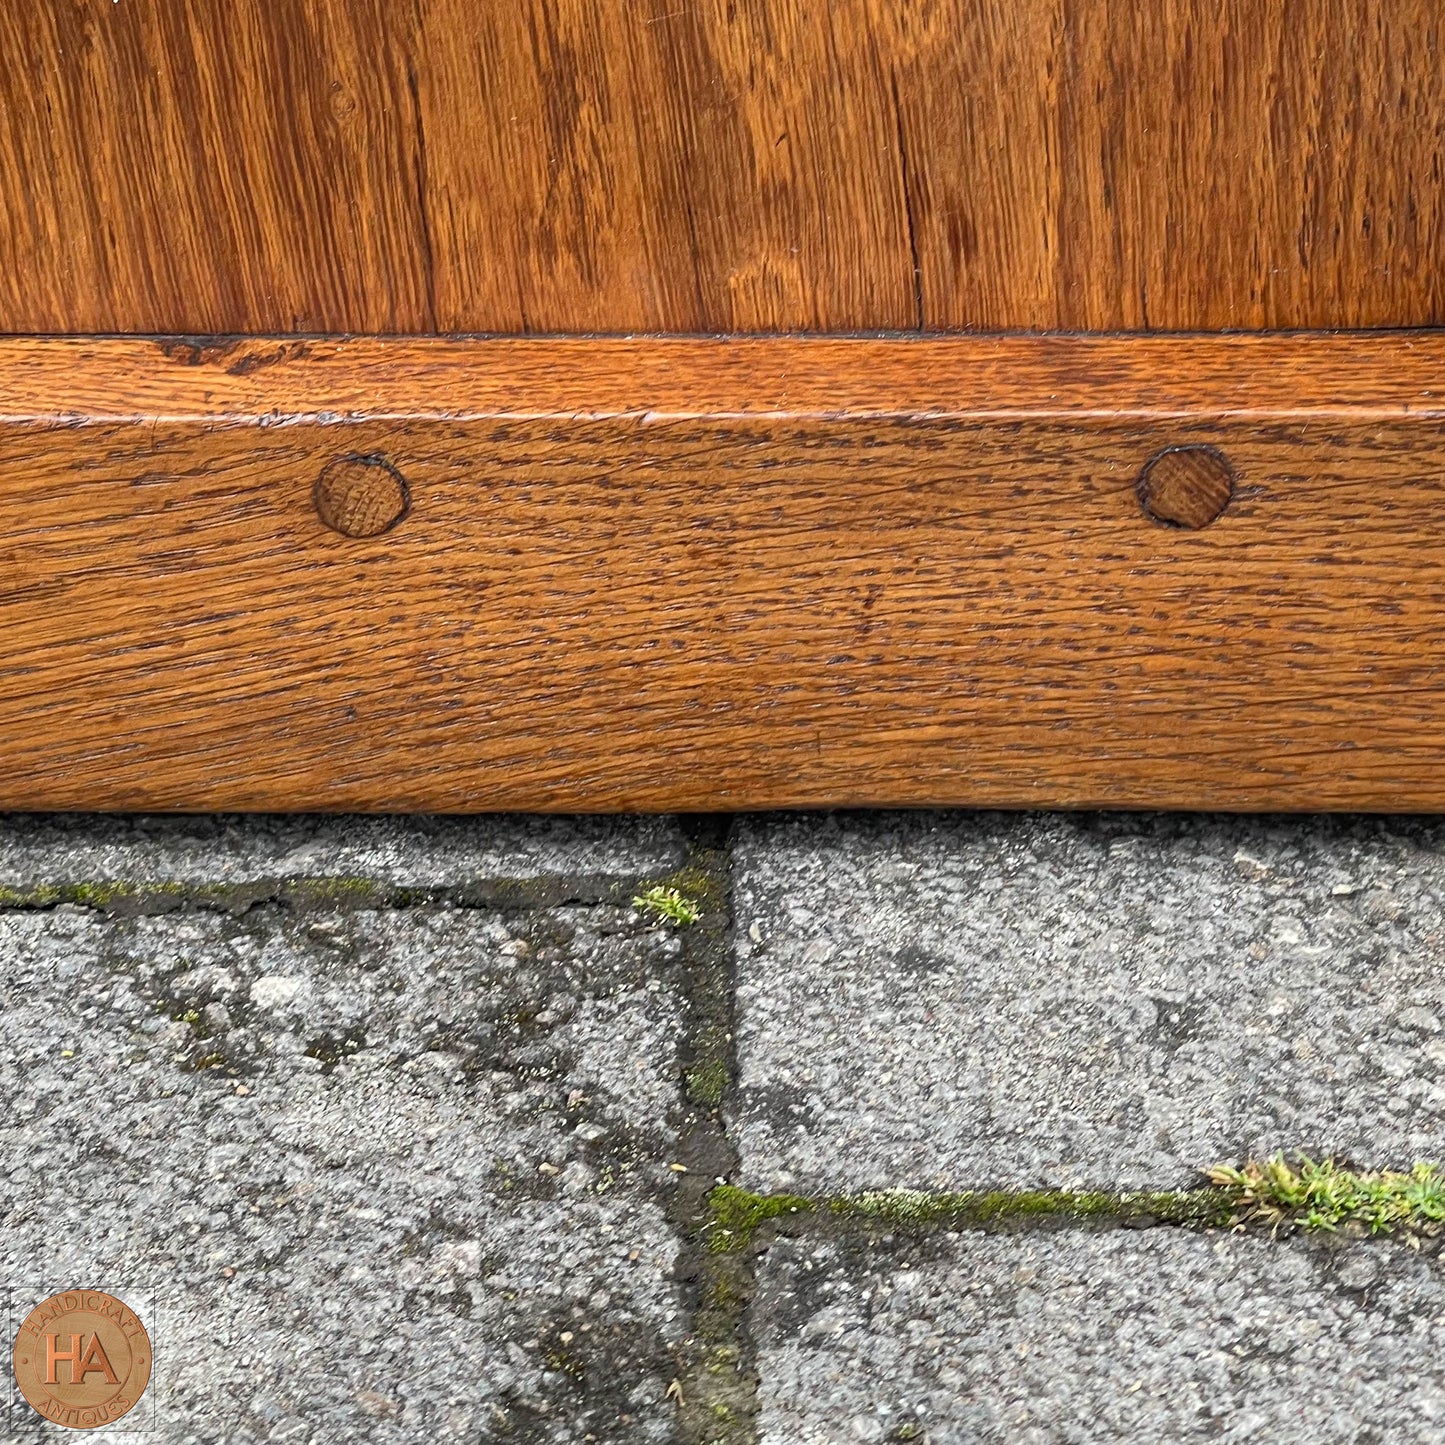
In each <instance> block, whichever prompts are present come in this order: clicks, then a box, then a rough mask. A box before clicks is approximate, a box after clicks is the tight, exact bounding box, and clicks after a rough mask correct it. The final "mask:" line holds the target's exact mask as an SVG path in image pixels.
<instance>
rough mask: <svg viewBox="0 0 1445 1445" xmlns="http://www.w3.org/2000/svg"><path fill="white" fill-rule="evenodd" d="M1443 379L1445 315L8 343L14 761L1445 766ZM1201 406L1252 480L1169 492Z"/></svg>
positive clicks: (107, 802) (1412, 777)
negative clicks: (714, 333) (1046, 334)
mask: <svg viewBox="0 0 1445 1445" xmlns="http://www.w3.org/2000/svg"><path fill="white" fill-rule="evenodd" d="M1442 378H1445V334H1424V335H1416V336H1411V335H1404V334H1374V335H1365V336H1338V337H1330V336H1315V337H1280V336H1215V337H1187V338H1162V337H1133V338H1108V337H1054V338H1044V339H1038V338H1034V339H1029V338H992V339H970V338H960V339H954V340H914V341H908V340H898V341H877V340H873V341H869V340H855V341H850V340H833V339H815V340H786V339H758V340H752V341H749V340H745V339H740V340H734V341H729V342H710V341H706V340H673V341H667V340H645V341H635V342H634V341H625V340H617V341H606V342H586V341H525V340H500V341H488V342H481V341H473V342H457V341H447V340H431V341H426V340H418V341H394V342H388V341H385V340H377V339H361V340H354V341H328V342H295V341H290V342H288V341H285V340H251V341H244V342H239V343H234V344H226V345H220V344H203V343H199V342H186V341H175V342H165V343H154V342H147V341H142V340H117V341H86V340H76V341H66V340H63V339H55V340H39V339H28V340H11V341H6V342H0V475H3V476H4V479H5V485H4V486H3V488H0V537H3V539H4V540H3V553H4V556H3V567H0V625H3V627H4V631H5V636H6V637H7V638H8V639H9V645H8V646H7V647H6V649H5V651H4V655H3V658H0V757H3V758H4V761H5V766H4V768H3V769H0V807H40V808H73V807H86V808H93V807H111V808H179V809H217V808H219V809H228V808H285V809H290V808H369V809H441V810H450V809H460V810H466V809H487V808H523V809H543V810H547V809H555V810H572V809H584V810H585V809H615V808H639V809H676V808H684V809H708V808H751V807H774V806H793V805H806V804H854V803H856V804H911V803H969V804H999V805H1009V806H1013V805H1047V806H1069V805H1080V806H1084V805H1089V806H1093V805H1102V806H1184V807H1210V808H1213V807H1218V808H1240V809H1269V808H1370V809H1386V810H1390V809H1415V808H1441V807H1445V673H1442V670H1441V668H1440V665H1439V659H1440V657H1441V656H1442V655H1445V551H1442V549H1441V548H1439V547H1436V546H1434V545H1432V539H1433V537H1434V535H1435V533H1436V531H1437V530H1438V527H1439V525H1440V518H1441V516H1442V515H1445V380H1442ZM1181 446H1193V447H1204V448H1209V449H1212V450H1211V455H1217V456H1218V457H1220V458H1223V459H1225V460H1226V461H1227V463H1228V466H1229V468H1230V475H1231V478H1232V489H1231V495H1230V496H1229V497H1227V498H1226V499H1225V500H1224V505H1223V508H1222V510H1221V511H1219V512H1218V514H1217V515H1216V516H1215V517H1214V518H1213V519H1212V520H1210V519H1208V518H1207V517H1205V516H1204V515H1203V513H1202V511H1201V512H1199V513H1197V514H1193V524H1192V525H1184V526H1181V525H1167V524H1165V523H1163V522H1160V521H1158V520H1155V519H1153V518H1151V517H1150V516H1148V515H1147V514H1146V513H1145V511H1144V509H1143V507H1142V506H1141V499H1140V491H1139V482H1140V478H1141V475H1142V473H1143V470H1144V468H1145V466H1146V465H1147V464H1148V463H1149V462H1150V460H1151V459H1157V458H1159V456H1160V454H1161V453H1163V452H1167V449H1169V448H1172V447H1181ZM1185 471H1186V474H1187V476H1188V477H1191V478H1193V480H1192V481H1191V482H1190V487H1191V488H1193V490H1189V489H1186V492H1185V494H1184V495H1185V496H1186V498H1196V494H1197V491H1198V478H1199V476H1207V475H1209V468H1207V467H1204V468H1203V469H1202V470H1200V469H1197V468H1195V469H1191V468H1186V469H1185ZM326 477H329V478H330V479H331V480H330V481H328V482H326V483H325V484H324V485H323V484H321V481H320V479H322V478H326ZM389 488H390V489H392V490H390V491H388V489H389ZM397 489H404V496H403V495H402V492H401V491H400V490H397ZM333 491H334V497H333ZM383 493H386V494H387V495H389V496H390V497H391V499H392V500H391V503H390V504H387V502H386V496H384V495H383ZM1212 495H1213V501H1214V502H1215V503H1217V502H1218V501H1219V496H1218V494H1217V493H1215V494H1212ZM328 497H330V498H332V499H333V501H335V498H340V500H339V501H335V506H336V511H335V514H334V515H333V516H332V517H331V518H330V524H329V525H328V521H326V520H323V518H322V516H320V515H318V510H317V508H318V505H322V503H323V501H324V499H325V498H328ZM357 497H360V498H361V500H360V501H356V500H355V499H356V498H357ZM398 497H401V498H402V500H403V501H404V503H405V508H404V515H396V506H397V499H398ZM327 505H330V503H327ZM388 505H389V507H390V510H388ZM348 518H350V519H353V520H355V519H358V518H359V519H360V521H357V522H356V529H357V530H361V531H363V532H366V531H371V530H373V529H374V528H375V527H377V526H378V525H386V526H387V530H385V531H380V532H378V533H377V534H375V535H363V536H351V535H347V534H346V532H345V530H338V528H337V522H338V521H341V522H342V523H346V522H347V519H348ZM378 519H379V520H378Z"/></svg>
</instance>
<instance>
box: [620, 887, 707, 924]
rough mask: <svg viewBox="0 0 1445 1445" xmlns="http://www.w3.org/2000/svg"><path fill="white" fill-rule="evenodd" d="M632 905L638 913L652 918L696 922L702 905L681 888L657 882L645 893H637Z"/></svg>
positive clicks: (683, 922) (684, 922) (700, 913)
mask: <svg viewBox="0 0 1445 1445" xmlns="http://www.w3.org/2000/svg"><path fill="white" fill-rule="evenodd" d="M632 906H633V907H634V908H635V909H637V911H638V912H639V913H648V914H651V915H652V916H653V917H654V918H665V919H667V921H668V922H669V923H678V924H683V925H686V924H689V923H696V922H697V921H698V919H699V918H701V917H702V906H701V905H700V904H699V903H698V902H697V901H696V899H692V898H689V897H687V895H686V894H684V893H683V892H682V891H681V889H678V888H668V887H665V886H664V885H663V884H661V883H659V884H657V885H656V886H655V887H652V888H649V889H648V890H647V892H646V893H639V894H638V895H637V896H636V897H635V898H634V899H633V900H632Z"/></svg>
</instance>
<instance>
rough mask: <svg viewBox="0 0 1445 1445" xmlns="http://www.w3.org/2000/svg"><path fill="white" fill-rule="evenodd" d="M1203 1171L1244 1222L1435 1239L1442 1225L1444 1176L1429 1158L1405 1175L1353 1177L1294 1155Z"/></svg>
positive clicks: (1391, 1172) (1380, 1173) (1332, 1163)
mask: <svg viewBox="0 0 1445 1445" xmlns="http://www.w3.org/2000/svg"><path fill="white" fill-rule="evenodd" d="M1206 1173H1207V1174H1208V1176H1209V1180H1210V1182H1211V1183H1212V1184H1214V1185H1215V1186H1216V1187H1217V1188H1220V1189H1225V1190H1228V1191H1229V1192H1230V1194H1232V1195H1233V1196H1234V1201H1235V1215H1236V1218H1237V1219H1238V1220H1239V1221H1240V1222H1241V1223H1248V1222H1251V1221H1258V1222H1262V1223H1266V1224H1269V1225H1272V1226H1273V1227H1275V1228H1279V1227H1280V1226H1282V1225H1290V1224H1293V1225H1298V1226H1301V1227H1303V1228H1304V1229H1321V1230H1330V1231H1333V1230H1336V1229H1339V1228H1340V1226H1341V1225H1351V1224H1353V1225H1356V1226H1359V1227H1361V1228H1363V1229H1364V1230H1365V1231H1367V1232H1368V1233H1370V1234H1394V1233H1404V1234H1426V1233H1432V1234H1433V1233H1435V1232H1437V1231H1438V1230H1439V1228H1440V1226H1441V1224H1442V1222H1445V1173H1442V1172H1441V1169H1440V1166H1439V1165H1438V1164H1435V1163H1432V1162H1430V1161H1428V1160H1421V1161H1420V1162H1419V1163H1417V1164H1415V1165H1414V1166H1413V1167H1412V1168H1410V1169H1408V1170H1395V1169H1381V1170H1376V1171H1372V1172H1359V1173H1357V1172H1355V1171H1354V1170H1351V1169H1347V1168H1345V1167H1344V1166H1343V1165H1341V1164H1338V1163H1336V1162H1335V1161H1334V1160H1333V1159H1322V1160H1318V1161H1316V1160H1314V1159H1311V1158H1309V1157H1308V1156H1307V1155H1304V1154H1299V1155H1296V1156H1295V1159H1294V1161H1293V1162H1290V1161H1289V1160H1287V1159H1286V1158H1285V1157H1284V1155H1283V1154H1276V1155H1274V1156H1273V1157H1272V1158H1270V1159H1266V1160H1265V1161H1264V1162H1263V1163H1260V1162H1258V1161H1257V1160H1253V1159H1251V1160H1250V1161H1249V1162H1248V1163H1247V1164H1245V1165H1244V1166H1243V1168H1236V1167H1235V1166H1234V1165H1231V1164H1216V1165H1215V1166H1214V1167H1213V1168H1212V1169H1209V1170H1206Z"/></svg>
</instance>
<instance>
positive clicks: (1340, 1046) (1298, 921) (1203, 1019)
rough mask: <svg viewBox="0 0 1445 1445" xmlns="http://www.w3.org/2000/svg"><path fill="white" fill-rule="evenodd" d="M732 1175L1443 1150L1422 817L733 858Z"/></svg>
mask: <svg viewBox="0 0 1445 1445" xmlns="http://www.w3.org/2000/svg"><path fill="white" fill-rule="evenodd" d="M735 879H736V883H735V910H736V922H735V928H736V935H737V938H738V940H739V943H738V989H737V997H738V1057H739V1071H740V1089H739V1092H738V1101H737V1106H736V1108H735V1111H734V1114H733V1117H732V1120H731V1125H732V1128H733V1131H734V1137H735V1138H736V1140H737V1143H738V1148H739V1152H740V1158H741V1175H740V1182H741V1183H743V1184H744V1185H746V1186H747V1187H749V1188H753V1189H758V1190H762V1191H771V1190H804V1191H809V1192H817V1191H822V1192H837V1191H850V1190H855V1189H861V1188H870V1187H879V1186H910V1187H918V1188H934V1189H938V1188H943V1189H967V1188H979V1187H1031V1186H1040V1185H1049V1186H1079V1185H1084V1186H1099V1187H1105V1188H1111V1189H1115V1188H1131V1187H1142V1186H1154V1187H1172V1186H1177V1185H1188V1184H1191V1183H1195V1182H1197V1181H1198V1175H1197V1171H1198V1170H1199V1169H1201V1168H1203V1167H1205V1166H1207V1165H1208V1164H1210V1163H1213V1162H1215V1161H1219V1160H1229V1161H1242V1160H1243V1159H1244V1158H1246V1157H1248V1156H1250V1155H1255V1156H1261V1155H1265V1154H1268V1153H1270V1152H1272V1151H1274V1150H1276V1149H1287V1150H1291V1151H1293V1150H1297V1149H1304V1150H1307V1151H1310V1152H1314V1153H1337V1154H1340V1155H1343V1156H1346V1157H1348V1158H1350V1159H1352V1160H1353V1161H1354V1162H1355V1163H1357V1164H1359V1165H1361V1166H1367V1167H1379V1166H1386V1165H1397V1164H1401V1163H1408V1162H1410V1161H1412V1160H1413V1159H1415V1158H1417V1157H1439V1156H1442V1155H1445V1032H1442V1029H1445V912H1442V909H1445V824H1442V823H1440V822H1421V821H1418V820H1407V819H1331V818H1309V819H1269V818H1262V819H1261V818H1203V819H1200V818H1187V817H1177V816H1176V817H1171V816H1162V817H1161V816H1156V817H1134V816H1127V815H1113V816H1108V815H1106V816H1099V815H1073V816H1071V815H1033V816H1030V815H1006V814H927V813H924V814H904V815H898V814H874V815H837V816H833V817H816V816H814V817H809V816H795V817H771V818H758V819H752V820H748V821H747V822H746V823H745V824H744V825H743V826H742V828H741V830H740V833H739V836H738V839H737V844H736V860H735Z"/></svg>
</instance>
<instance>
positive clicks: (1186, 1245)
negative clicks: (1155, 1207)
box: [752, 1228, 1445, 1445]
mask: <svg viewBox="0 0 1445 1445" xmlns="http://www.w3.org/2000/svg"><path fill="white" fill-rule="evenodd" d="M759 1263H760V1283H759V1291H758V1295H757V1297H756V1299H755V1301H754V1304H753V1308H752V1330H753V1335H754V1338H755V1340H756V1341H757V1344H758V1351H759V1368H760V1371H761V1376H762V1384H761V1393H760V1401H759V1403H760V1416H759V1426H760V1428H759V1438H760V1440H761V1441H762V1442H763V1445H846V1442H852V1441H860V1442H880V1445H881V1442H901V1441H913V1442H916V1445H1045V1442H1047V1445H1119V1442H1122V1441H1131V1442H1133V1441H1139V1442H1142V1441H1150V1442H1153V1441H1160V1442H1163V1441H1167V1442H1169V1445H1192V1442H1196V1441H1197V1442H1200V1445H1204V1442H1208V1445H1231V1442H1238V1445H1244V1442H1251V1445H1252V1442H1256V1441H1261V1440H1272V1441H1274V1440H1278V1441H1297V1440H1298V1441H1305V1440H1309V1441H1326V1440H1328V1441H1330V1442H1332V1445H1382V1442H1384V1441H1389V1442H1391V1445H1427V1442H1435V1441H1438V1440H1440V1439H1441V1438H1442V1437H1445V1359H1442V1356H1441V1353H1440V1350H1439V1338H1440V1331H1441V1329H1442V1328H1445V1282H1442V1275H1441V1270H1440V1266H1439V1265H1438V1264H1437V1263H1436V1262H1435V1261H1434V1260H1433V1259H1428V1258H1425V1257H1422V1255H1420V1254H1418V1253H1416V1252H1414V1251H1412V1250H1410V1249H1407V1248H1405V1247H1404V1246H1403V1245H1399V1244H1388V1243H1383V1242H1378V1243H1377V1242H1368V1243H1344V1244H1335V1243H1330V1242H1321V1241H1318V1240H1303V1239H1294V1240H1283V1239H1280V1240H1272V1239H1268V1238H1261V1237H1241V1236H1239V1235H1230V1234H1197V1233H1192V1232H1189V1231H1185V1230H1180V1229H1167V1228H1158V1229H1148V1230H1121V1229H1112V1230H1107V1231H1104V1232H1099V1233H1091V1232H1088V1231H1084V1230H1078V1229H1071V1230H1062V1231H1056V1232H1055V1231H1046V1232H1045V1231H1041V1232H1029V1233H1024V1234H982V1233H960V1234H948V1235H942V1236H937V1237H935V1238H933V1239H929V1240H925V1241H922V1242H921V1243H915V1244H902V1243H900V1242H898V1241H892V1242H885V1243H884V1244H883V1245H882V1246H881V1247H867V1246H862V1245H848V1244H845V1243H842V1242H839V1241H837V1240H826V1239H825V1240H808V1239H783V1240H776V1241H774V1242H773V1243H772V1245H771V1247H770V1248H769V1249H768V1250H767V1252H766V1254H764V1255H763V1256H762V1258H761V1260H760V1262H759Z"/></svg>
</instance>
